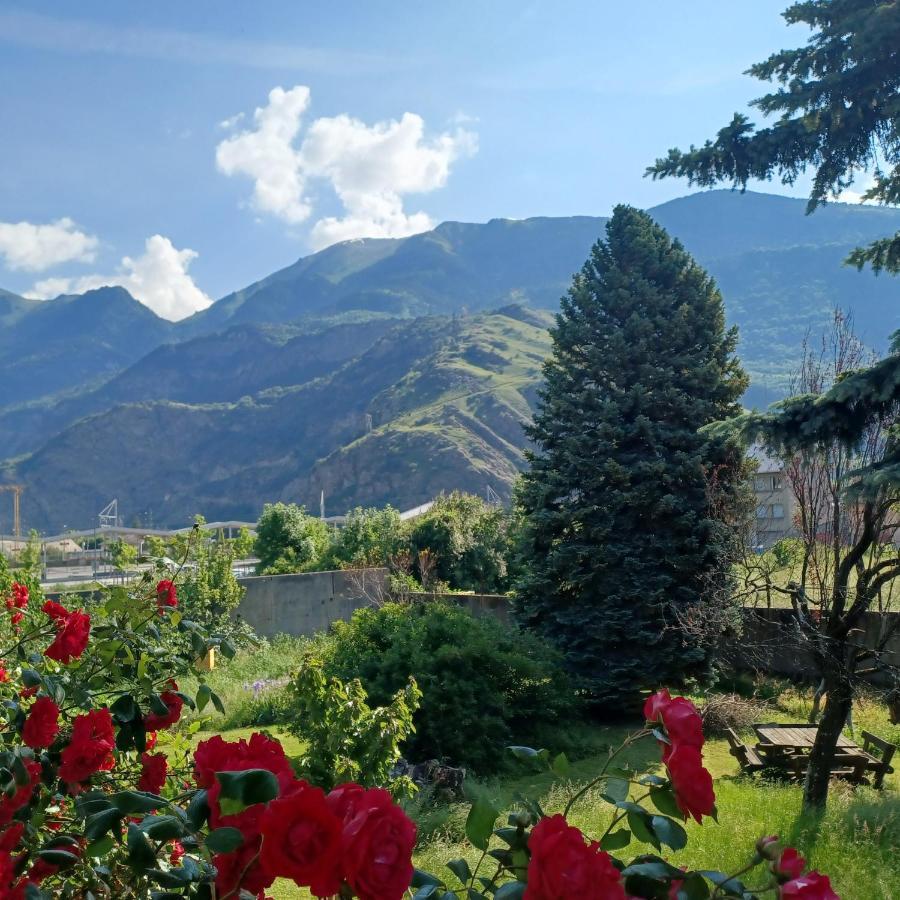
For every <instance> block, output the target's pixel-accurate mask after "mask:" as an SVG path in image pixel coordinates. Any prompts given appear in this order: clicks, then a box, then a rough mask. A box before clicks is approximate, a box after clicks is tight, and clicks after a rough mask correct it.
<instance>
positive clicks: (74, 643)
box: [44, 601, 91, 665]
mask: <svg viewBox="0 0 900 900" xmlns="http://www.w3.org/2000/svg"><path fill="white" fill-rule="evenodd" d="M51 602H52V601H51ZM60 609H62V607H60ZM54 621H55V622H56V627H57V628H58V629H59V630H58V631H57V632H56V637H55V638H54V639H53V643H52V644H51V645H50V646H49V647H48V648H47V649H46V650H45V651H44V656H48V657H49V658H50V659H55V660H56V661H57V662H61V663H62V664H63V665H67V664H68V663H70V662H71V661H72V660H73V659H78V658H79V657H80V656H81V654H82V653H84V648H85V647H87V645H88V639H89V637H90V633H91V617H90V616H89V615H88V614H87V613H84V612H81V610H78V609H76V610H73V611H72V612H70V613H68V614H67V616H66V618H65V619H59V618H56V619H54Z"/></svg>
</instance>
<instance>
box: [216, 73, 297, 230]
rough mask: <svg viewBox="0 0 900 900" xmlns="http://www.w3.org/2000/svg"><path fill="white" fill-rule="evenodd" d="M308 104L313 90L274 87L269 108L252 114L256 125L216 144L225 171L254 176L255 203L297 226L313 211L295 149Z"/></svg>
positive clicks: (220, 164) (270, 95)
mask: <svg viewBox="0 0 900 900" xmlns="http://www.w3.org/2000/svg"><path fill="white" fill-rule="evenodd" d="M307 106H309V88H307V87H303V86H299V87H295V88H291V90H289V91H286V90H284V89H283V88H280V87H276V88H273V89H272V90H271V91H270V92H269V104H268V106H262V107H258V108H257V110H256V112H254V113H253V122H254V126H255V127H254V128H253V129H251V130H249V131H242V132H241V133H240V134H237V135H235V136H234V137H230V138H227V139H226V140H224V141H222V143H221V144H219V146H218V147H217V148H216V164H217V165H218V167H219V169H220V170H221V171H222V172H224V173H225V174H226V175H237V174H242V175H249V176H250V177H251V178H252V179H253V181H254V185H253V205H254V206H255V207H256V208H257V209H258V210H260V211H262V212H268V213H272V214H273V215H276V216H278V217H279V218H281V219H284V220H285V221H286V222H291V223H292V224H296V223H298V222H303V221H304V220H305V219H307V218H308V217H309V215H310V213H311V211H312V210H311V208H310V206H309V204H308V203H307V202H306V200H305V199H304V197H303V190H304V178H303V173H302V171H301V168H302V167H301V164H300V155H299V153H298V152H297V151H296V150H295V149H294V147H293V142H294V139H295V138H296V137H297V134H298V132H299V131H300V119H301V117H302V115H303V113H304V112H305V110H306V108H307Z"/></svg>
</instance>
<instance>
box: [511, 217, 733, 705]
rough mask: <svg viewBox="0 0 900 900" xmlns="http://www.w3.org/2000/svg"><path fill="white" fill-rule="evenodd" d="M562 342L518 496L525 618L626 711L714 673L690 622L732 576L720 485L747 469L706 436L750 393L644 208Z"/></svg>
mask: <svg viewBox="0 0 900 900" xmlns="http://www.w3.org/2000/svg"><path fill="white" fill-rule="evenodd" d="M552 337H553V354H552V356H551V357H550V359H549V360H548V361H547V362H546V363H545V367H544V375H545V379H546V383H545V386H544V387H543V389H542V391H541V394H540V402H539V408H538V411H537V414H536V416H535V420H534V424H533V426H532V427H531V430H530V437H531V439H532V440H533V442H534V445H535V449H534V450H533V452H531V453H530V454H529V462H530V469H529V471H528V472H527V473H526V474H525V475H524V476H523V479H522V483H521V486H520V489H519V492H518V502H519V504H520V506H521V512H522V514H523V519H524V524H523V550H524V555H525V557H526V565H525V572H526V574H525V575H524V577H523V578H522V579H521V581H520V583H519V585H518V595H517V596H518V599H517V604H518V613H519V616H520V619H521V620H522V621H523V622H524V623H525V624H527V625H528V626H530V627H532V628H534V629H536V630H538V631H539V632H541V633H543V634H544V635H545V636H547V637H548V638H550V639H551V640H552V641H553V642H555V643H556V644H558V645H559V646H560V647H561V648H562V649H563V650H564V651H565V653H566V656H567V659H568V661H569V664H570V667H571V668H572V670H573V672H574V673H575V674H576V675H578V676H580V677H581V679H583V683H584V685H585V687H586V688H587V689H588V690H589V692H590V694H591V695H592V697H593V699H594V700H595V701H597V702H601V703H603V704H605V705H607V706H609V705H620V704H621V705H622V706H625V705H627V704H629V703H633V702H634V699H635V694H636V692H637V691H638V690H640V689H641V688H646V687H653V686H656V685H658V684H663V683H668V684H674V683H676V682H677V681H678V680H679V679H680V678H681V677H683V676H684V675H685V674H687V673H688V672H689V671H691V669H695V668H697V667H698V666H699V665H700V664H702V662H703V658H704V656H705V652H704V650H703V649H702V648H699V647H697V646H696V645H694V644H692V642H691V641H690V640H686V639H685V638H684V633H683V630H682V629H681V627H680V617H679V616H678V615H677V611H678V609H682V610H685V609H687V608H690V607H692V606H693V605H694V604H696V603H697V600H698V597H699V595H700V592H701V591H702V590H703V588H704V586H705V585H706V584H707V579H708V578H709V577H710V575H711V574H712V573H713V572H714V571H715V569H716V567H717V566H718V565H720V563H721V555H722V543H723V540H724V538H723V534H722V528H721V527H720V525H719V523H718V522H717V520H716V518H715V516H714V515H713V514H712V512H711V505H710V502H709V485H710V480H711V478H714V479H716V480H717V481H718V482H719V486H720V488H721V487H723V486H724V482H725V481H726V480H727V476H726V478H725V479H723V477H722V476H723V473H727V472H734V473H736V472H737V471H738V470H740V469H741V465H740V461H739V460H738V459H736V458H735V455H734V451H733V450H729V449H728V448H727V447H726V446H725V445H723V444H721V443H718V442H716V441H713V440H712V439H710V438H707V437H706V436H704V435H703V434H701V433H699V431H698V429H700V428H702V427H703V426H704V425H707V424H709V423H710V422H713V421H716V420H719V419H723V418H725V417H727V416H731V415H734V414H735V413H736V412H737V411H738V407H737V400H738V398H739V397H740V396H741V394H742V393H743V391H744V389H745V388H746V384H747V380H746V377H745V375H744V373H743V371H742V370H741V368H740V364H739V362H738V361H737V359H736V358H735V353H734V351H735V345H736V341H737V335H736V332H735V330H733V329H732V330H730V331H728V330H726V328H725V320H724V312H723V307H722V297H721V295H720V294H719V291H718V290H717V289H716V286H715V284H714V282H713V281H712V279H711V278H710V276H709V275H708V274H707V273H706V272H705V271H704V270H703V269H702V268H701V267H700V266H699V265H697V263H695V262H694V260H693V259H692V258H691V256H690V255H689V254H688V253H687V252H686V251H685V250H684V249H683V248H682V246H681V245H680V244H679V243H678V242H677V241H673V240H671V239H670V238H669V236H668V235H667V233H666V232H665V230H664V229H662V228H661V227H660V226H659V225H657V224H656V223H655V222H654V221H653V220H652V219H651V218H650V217H649V216H648V215H647V214H646V213H643V212H641V211H639V210H637V209H634V208H632V207H628V206H619V207H617V208H616V210H615V212H614V214H613V217H612V219H611V220H610V221H609V223H608V225H607V229H606V240H605V241H599V242H598V243H597V244H596V245H595V246H594V247H593V249H592V251H591V256H590V258H589V259H588V261H587V263H586V264H585V266H584V268H583V269H582V270H581V272H580V273H579V274H578V275H576V276H575V279H574V282H573V284H572V287H571V288H570V290H569V292H568V295H567V296H566V297H564V298H563V300H562V310H561V312H560V313H559V314H558V316H557V322H556V326H555V328H554V329H553V330H552ZM736 482H737V475H736V474H735V476H734V483H735V484H736Z"/></svg>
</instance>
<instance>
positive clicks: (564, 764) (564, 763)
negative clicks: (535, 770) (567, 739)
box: [550, 753, 572, 778]
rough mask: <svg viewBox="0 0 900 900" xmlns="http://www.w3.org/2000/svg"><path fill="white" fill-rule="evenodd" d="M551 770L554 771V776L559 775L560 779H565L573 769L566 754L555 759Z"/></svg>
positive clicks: (558, 755) (561, 754)
mask: <svg viewBox="0 0 900 900" xmlns="http://www.w3.org/2000/svg"><path fill="white" fill-rule="evenodd" d="M550 768H551V769H552V770H553V774H554V775H558V776H559V777H560V778H565V777H566V776H567V775H568V774H569V771H570V769H571V768H572V767H571V766H570V765H569V758H568V757H567V756H566V754H565V753H558V754H557V755H556V756H554V757H553V762H551V763H550Z"/></svg>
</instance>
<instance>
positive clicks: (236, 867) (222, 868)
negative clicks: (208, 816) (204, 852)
mask: <svg viewBox="0 0 900 900" xmlns="http://www.w3.org/2000/svg"><path fill="white" fill-rule="evenodd" d="M258 853H259V838H258V837H257V838H254V839H252V840H250V841H245V842H244V843H243V844H242V845H241V846H240V847H238V849H237V850H235V851H234V853H219V854H218V855H217V856H214V857H213V865H214V866H215V867H216V872H217V874H216V896H217V897H229V898H237V897H238V896H239V895H240V892H241V891H242V890H243V891H246V892H247V893H248V894H250V895H252V896H262V895H263V891H265V889H266V888H267V887H269V885H271V884H272V882H273V881H274V880H275V878H274V877H273V876H271V875H269V873H268V872H267V871H266V870H265V869H264V868H263V867H262V866H261V865H260V864H259V861H258V860H256V861H254V858H255V857H256V856H257V854H258Z"/></svg>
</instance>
